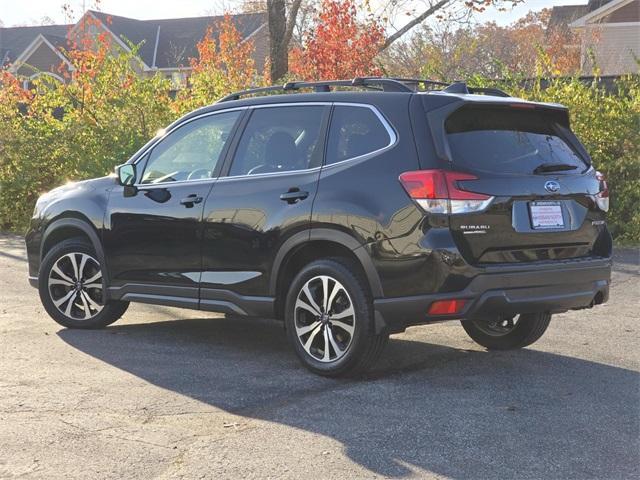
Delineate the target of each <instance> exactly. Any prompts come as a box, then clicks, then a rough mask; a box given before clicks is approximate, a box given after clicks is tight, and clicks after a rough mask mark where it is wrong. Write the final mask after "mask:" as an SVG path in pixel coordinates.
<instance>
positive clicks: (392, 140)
mask: <svg viewBox="0 0 640 480" xmlns="http://www.w3.org/2000/svg"><path fill="white" fill-rule="evenodd" d="M314 105H323V106H328V105H329V106H340V107H357V108H368V109H369V110H371V111H373V113H374V114H375V116H376V117H377V118H378V120H379V121H380V123H382V126H383V127H384V128H385V130H386V131H387V134H388V135H389V144H388V145H386V146H384V147H382V148H379V149H377V150H374V151H372V152H369V153H365V154H363V155H359V156H357V157H351V158H345V159H344V160H340V161H339V162H336V163H332V164H331V165H322V166H320V167H313V168H306V169H302V170H285V171H283V172H267V173H257V174H255V175H246V174H245V175H227V176H224V177H217V178H204V179H198V180H178V181H174V182H162V183H137V184H135V185H134V186H135V187H136V188H138V189H142V190H146V189H149V188H162V187H164V186H171V185H180V184H187V183H188V184H190V185H193V184H196V183H206V182H211V181H215V180H218V181H224V180H227V179H230V180H233V179H241V178H262V177H270V176H274V175H293V174H296V173H298V174H300V173H313V172H315V171H318V170H322V169H328V168H333V167H335V166H338V165H343V164H345V163H346V162H355V161H363V160H368V159H369V158H372V157H374V156H376V155H379V154H381V153H383V152H385V151H387V150H389V149H391V148H393V147H395V146H396V144H397V143H398V139H399V136H398V134H397V133H396V131H395V129H394V128H393V127H392V126H391V124H390V123H389V122H388V121H387V119H386V118H385V117H384V115H382V113H381V112H380V111H379V110H378V109H377V108H376V107H375V106H374V105H371V104H369V103H356V102H285V103H267V104H264V105H246V106H242V107H232V108H226V109H224V110H216V111H214V112H207V113H203V114H201V115H197V116H195V117H193V118H190V119H189V120H186V121H185V122H182V123H180V124H178V125H175V126H174V127H173V128H171V129H170V130H167V131H166V132H165V133H164V135H162V136H160V137H158V138H157V140H156V141H155V142H153V143H152V144H151V145H149V147H147V149H146V150H144V152H142V153H141V154H140V155H138V157H137V158H136V159H135V160H134V161H133V162H132V163H134V164H138V163H139V162H140V161H141V160H142V159H143V158H144V157H145V155H147V153H149V152H150V151H151V150H152V149H153V148H154V147H155V146H156V145H157V144H158V143H159V142H160V141H162V140H163V139H164V138H166V137H167V136H168V135H169V134H171V133H172V132H174V131H176V130H177V129H178V128H180V127H182V126H183V125H186V124H187V123H190V122H193V121H195V120H198V119H200V118H203V117H208V116H211V115H217V114H219V113H227V112H233V111H239V110H254V109H259V108H273V107H296V106H302V107H304V106H314ZM330 131H331V124H329V132H328V133H330ZM325 153H326V152H325ZM325 157H326V155H325Z"/></svg>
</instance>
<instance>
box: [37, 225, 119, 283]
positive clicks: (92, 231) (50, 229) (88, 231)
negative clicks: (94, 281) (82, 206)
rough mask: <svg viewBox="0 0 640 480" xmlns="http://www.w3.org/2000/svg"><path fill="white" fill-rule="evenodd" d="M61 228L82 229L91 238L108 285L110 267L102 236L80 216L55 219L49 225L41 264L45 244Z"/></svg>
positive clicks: (43, 242)
mask: <svg viewBox="0 0 640 480" xmlns="http://www.w3.org/2000/svg"><path fill="white" fill-rule="evenodd" d="M61 228H73V229H76V230H80V231H81V232H82V233H84V234H85V235H86V236H87V237H88V238H89V241H90V242H91V244H92V246H93V248H94V250H95V252H96V255H97V256H98V261H99V262H100V264H101V265H102V266H103V271H102V275H103V278H104V279H105V284H106V285H108V284H109V282H108V280H109V278H108V275H109V269H108V268H107V265H106V263H105V256H104V250H103V248H102V243H101V242H100V237H99V236H98V232H97V231H96V230H95V228H94V227H93V226H92V225H91V224H90V223H89V222H87V221H84V220H81V219H79V218H71V217H65V218H59V219H57V220H54V221H53V222H51V223H50V224H49V225H48V226H47V228H46V229H45V231H44V233H43V235H42V241H41V242H40V265H42V260H43V259H44V255H43V254H44V246H45V245H46V243H47V239H48V238H49V237H50V236H51V234H53V233H54V232H56V231H58V230H60V229H61ZM105 291H106V289H105Z"/></svg>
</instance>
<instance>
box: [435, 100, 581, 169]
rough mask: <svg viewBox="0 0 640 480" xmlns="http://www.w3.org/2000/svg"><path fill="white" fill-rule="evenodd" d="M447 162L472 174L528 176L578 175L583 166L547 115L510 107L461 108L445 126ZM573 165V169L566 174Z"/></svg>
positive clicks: (565, 133) (565, 132)
mask: <svg viewBox="0 0 640 480" xmlns="http://www.w3.org/2000/svg"><path fill="white" fill-rule="evenodd" d="M445 129H446V132H447V139H448V142H449V147H450V149H451V154H452V157H453V162H454V163H456V164H457V165H463V166H465V167H468V168H470V169H473V170H483V171H489V172H501V173H517V174H531V173H534V171H535V172H537V170H536V168H538V167H540V166H541V165H545V167H542V169H543V170H544V169H547V170H554V169H553V167H551V168H550V169H549V168H547V167H549V165H553V164H561V165H563V166H565V167H563V168H562V169H561V170H560V171H554V173H555V174H558V173H568V174H571V173H581V172H583V171H584V170H585V169H586V168H587V163H586V162H585V161H584V160H583V158H582V157H581V156H580V154H579V153H578V152H577V151H576V150H575V149H574V148H573V147H572V146H571V144H570V143H569V142H568V141H567V140H566V139H567V137H568V135H572V134H571V132H570V131H569V130H568V129H567V128H566V127H564V126H562V125H560V124H559V123H558V122H557V119H556V118H554V116H553V114H550V113H545V112H540V111H533V110H524V109H522V110H520V109H514V108H486V107H485V108H462V109H460V110H458V111H456V112H454V113H453V114H452V115H451V116H450V117H449V118H448V119H447V121H446V123H445ZM571 166H575V167H576V168H575V169H571Z"/></svg>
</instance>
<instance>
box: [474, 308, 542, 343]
mask: <svg viewBox="0 0 640 480" xmlns="http://www.w3.org/2000/svg"><path fill="white" fill-rule="evenodd" d="M550 321H551V314H550V313H528V314H520V315H517V316H515V317H496V318H492V319H480V320H463V321H462V322H461V323H462V327H463V328H464V330H465V331H466V332H467V334H468V335H469V336H470V337H471V338H472V339H473V341H474V342H476V343H478V344H479V345H482V346H483V347H485V348H488V349H489V350H512V349H516V348H523V347H526V346H528V345H531V344H532V343H534V342H536V341H537V340H538V339H539V338H540V337H542V335H543V334H544V332H545V331H546V330H547V327H548V326H549V322H550Z"/></svg>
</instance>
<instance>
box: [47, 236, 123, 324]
mask: <svg viewBox="0 0 640 480" xmlns="http://www.w3.org/2000/svg"><path fill="white" fill-rule="evenodd" d="M96 257H97V255H96V254H95V252H94V251H93V248H92V247H91V245H89V244H88V243H87V242H85V241H83V240H82V239H71V240H65V241H63V242H61V243H59V244H57V245H55V246H54V247H53V248H52V249H51V250H50V251H49V252H48V253H47V255H46V256H45V258H44V260H43V261H42V265H41V267H40V273H39V278H38V283H39V285H38V291H39V293H40V300H41V301H42V305H43V306H44V308H45V310H46V311H47V313H48V314H49V316H50V317H51V318H53V319H54V320H55V321H56V322H58V323H59V324H60V325H62V326H65V327H68V328H102V327H106V326H107V325H110V324H112V323H113V322H115V321H116V320H118V319H119V318H120V317H121V316H122V315H123V314H124V312H125V311H126V310H127V308H128V306H129V302H122V301H114V300H112V301H109V302H107V303H106V304H103V302H102V299H103V290H104V288H105V282H104V278H103V275H102V265H100V262H99V261H98V260H97V258H96Z"/></svg>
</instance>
